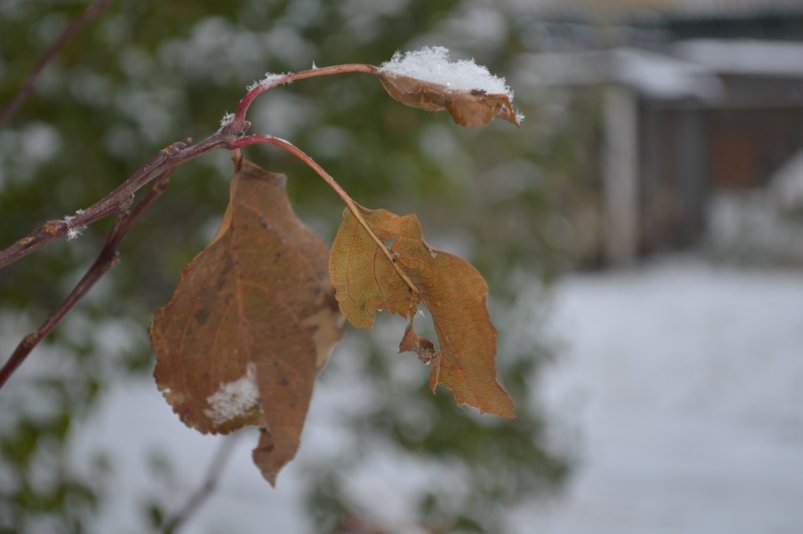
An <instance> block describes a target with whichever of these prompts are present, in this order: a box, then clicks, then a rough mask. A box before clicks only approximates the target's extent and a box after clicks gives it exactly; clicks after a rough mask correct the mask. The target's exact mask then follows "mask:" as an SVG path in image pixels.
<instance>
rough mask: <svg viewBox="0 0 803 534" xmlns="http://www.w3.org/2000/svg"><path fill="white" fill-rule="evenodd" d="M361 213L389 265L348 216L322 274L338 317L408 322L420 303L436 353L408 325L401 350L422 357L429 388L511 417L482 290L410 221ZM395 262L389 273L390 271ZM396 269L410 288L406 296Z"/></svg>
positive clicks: (367, 322) (461, 263) (471, 271)
mask: <svg viewBox="0 0 803 534" xmlns="http://www.w3.org/2000/svg"><path fill="white" fill-rule="evenodd" d="M361 214H362V216H363V217H364V219H365V220H366V222H367V224H368V225H369V227H370V228H371V231H372V232H373V233H374V234H376V235H377V236H378V237H379V239H380V240H381V241H382V242H384V243H390V244H389V250H390V252H391V254H392V256H393V260H394V261H393V262H392V261H391V260H390V259H388V257H387V256H386V255H385V254H384V253H383V252H382V250H381V249H380V247H379V245H377V243H376V242H375V241H374V240H373V239H372V238H371V236H370V234H369V233H368V232H367V231H366V230H365V229H364V228H363V227H362V226H361V225H360V224H359V223H358V221H357V219H356V218H355V217H354V216H353V215H352V214H351V212H349V211H348V210H347V211H345V212H344V215H343V223H342V225H341V227H340V230H339V231H338V233H337V236H336V237H335V241H334V243H333V244H332V253H331V256H330V260H329V272H330V276H331V279H332V285H333V286H334V287H335V291H336V293H335V295H336V297H337V300H338V303H339V304H340V310H341V311H342V312H343V315H345V316H346V318H347V319H348V320H349V321H350V322H351V323H352V324H354V325H355V326H360V327H370V326H371V324H372V322H373V317H374V314H375V312H376V311H377V310H378V309H385V310H387V311H390V312H393V313H397V314H399V315H402V316H404V317H407V318H408V319H412V315H413V314H414V313H415V309H416V306H417V304H418V302H419V299H420V301H422V302H423V303H424V304H425V305H426V306H427V308H429V310H430V313H431V314H432V320H433V323H434V325H435V331H436V333H437V336H438V342H439V345H440V352H439V353H437V354H434V352H435V349H434V345H433V344H432V342H430V341H429V340H426V339H425V338H422V337H419V336H418V335H417V334H415V332H414V331H413V329H412V327H408V330H407V331H406V332H405V335H404V337H403V338H402V342H401V344H400V350H413V351H415V352H417V353H418V355H419V357H420V358H422V359H427V358H429V359H430V360H431V361H432V364H433V369H432V375H431V377H430V385H431V386H432V389H433V391H434V389H435V387H436V386H437V385H438V384H439V383H440V384H443V385H445V386H446V387H448V388H449V389H451V390H452V393H453V394H454V398H455V400H456V401H457V402H458V403H460V404H467V405H469V406H474V407H476V408H478V409H479V410H480V411H481V412H489V413H493V414H496V415H500V416H502V417H515V408H514V406H513V401H512V400H511V398H510V396H509V395H508V394H507V392H506V391H505V390H504V388H503V387H502V386H501V385H500V384H499V382H498V381H497V379H496V363H495V357H496V329H495V328H494V326H493V324H491V321H490V318H489V316H488V310H487V305H486V297H487V295H488V286H487V284H486V283H485V280H484V279H483V278H482V275H481V274H480V273H479V272H478V271H477V270H476V269H475V268H474V267H472V266H471V265H470V264H469V263H467V262H466V261H465V260H463V259H461V258H459V257H457V256H454V255H452V254H449V253H447V252H443V251H440V250H437V249H433V248H431V247H430V246H429V245H427V244H426V243H425V242H424V239H423V236H422V233H421V226H420V223H419V222H418V218H417V217H416V216H415V215H405V216H399V215H396V214H394V213H391V212H389V211H387V210H367V209H365V208H361ZM394 263H395V267H394ZM396 269H399V270H401V271H402V272H403V273H405V274H406V276H407V277H408V278H409V279H410V280H411V281H412V282H413V284H414V285H415V288H416V291H417V294H416V293H413V292H412V291H411V290H410V288H409V287H407V286H406V284H405V283H404V282H403V280H402V278H401V275H400V274H399V273H398V272H397V270H396Z"/></svg>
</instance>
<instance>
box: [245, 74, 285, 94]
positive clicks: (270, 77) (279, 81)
mask: <svg viewBox="0 0 803 534" xmlns="http://www.w3.org/2000/svg"><path fill="white" fill-rule="evenodd" d="M288 74H290V73H288V72H279V73H276V72H266V73H265V76H264V77H263V78H262V79H261V80H257V81H255V82H254V83H252V84H251V85H249V86H247V87H246V89H248V90H249V91H253V90H254V89H256V88H257V87H262V88H263V89H270V88H271V87H276V86H277V85H286V84H289V83H292V82H290V81H287V80H286V78H287V75H288Z"/></svg>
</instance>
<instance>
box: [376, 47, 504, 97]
mask: <svg viewBox="0 0 803 534" xmlns="http://www.w3.org/2000/svg"><path fill="white" fill-rule="evenodd" d="M380 69H381V70H383V71H385V72H388V73H391V74H396V75H399V76H407V77H410V78H416V79H418V80H423V81H426V82H430V83H435V84H439V85H444V86H446V87H448V88H449V89H452V90H454V91H471V90H472V89H478V90H481V91H485V92H486V93H490V94H506V95H507V96H508V97H509V98H510V99H511V100H512V99H513V92H512V91H511V90H510V87H508V86H507V82H505V79H504V78H500V77H499V76H494V75H493V74H491V73H490V72H488V69H487V68H486V67H483V66H482V65H477V63H475V62H474V60H473V59H461V60H458V61H450V59H449V50H448V49H446V48H444V47H442V46H433V47H424V48H420V49H418V50H413V51H410V52H406V53H401V52H396V53H395V54H393V58H391V60H390V61H386V62H385V63H382V65H380Z"/></svg>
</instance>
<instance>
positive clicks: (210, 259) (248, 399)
mask: <svg viewBox="0 0 803 534" xmlns="http://www.w3.org/2000/svg"><path fill="white" fill-rule="evenodd" d="M285 182H286V179H285V177H284V176H281V175H278V174H272V173H268V172H266V171H264V170H262V169H260V168H259V167H257V166H256V165H253V164H251V163H248V162H245V161H244V162H242V166H241V168H240V169H239V170H238V171H237V172H236V173H235V175H234V179H233V180H232V184H231V198H230V201H229V206H228V208H227V210H226V214H225V215H224V216H223V221H222V223H221V228H220V230H219V231H218V233H217V235H216V236H215V237H214V238H213V240H212V242H211V243H210V244H209V245H208V246H207V247H206V248H205V249H204V250H203V251H201V252H200V253H199V254H198V255H197V256H196V257H195V258H194V259H193V260H192V261H191V262H190V263H189V264H188V265H187V266H186V267H185V268H184V270H183V271H182V274H181V279H180V280H179V283H178V287H177V288H176V291H175V293H174V294H173V296H172V298H171V299H170V301H169V302H168V303H167V304H166V305H165V306H164V307H162V308H160V309H159V310H157V311H156V314H155V317H154V321H153V325H152V327H151V342H152V344H153V348H154V352H155V353H156V357H157V362H156V369H155V370H154V376H155V378H156V382H157V384H158V386H159V389H160V390H161V391H162V394H163V395H164V397H165V400H167V402H168V403H170V405H171V406H172V407H173V410H174V411H175V412H176V413H177V414H178V415H179V417H180V418H181V420H182V421H183V422H184V423H185V424H187V425H188V426H191V427H194V428H196V429H198V430H199V431H201V432H203V433H207V432H214V433H228V432H232V431H234V430H237V429H239V428H241V427H243V426H245V425H258V426H260V427H261V428H262V430H263V432H262V433H263V435H265V436H267V437H266V438H261V439H260V444H259V445H258V447H257V449H258V450H259V451H261V452H260V453H259V454H257V453H256V450H255V455H254V458H255V459H257V458H258V459H259V462H258V466H259V468H260V469H261V470H262V474H263V476H264V477H265V478H266V479H267V480H268V481H269V482H270V483H271V484H275V481H276V476H277V474H278V472H279V470H280V469H281V468H282V467H283V466H284V465H285V464H287V462H289V461H290V460H292V458H293V457H294V456H295V454H296V451H297V449H298V446H299V444H300V436H301V431H302V429H303V426H304V419H305V418H306V414H307V408H308V406H309V401H310V396H311V395H312V387H313V383H314V380H315V376H316V375H317V372H318V370H319V369H320V368H321V366H322V365H323V364H324V362H325V361H326V358H327V357H328V354H329V351H330V349H331V347H332V346H333V345H334V343H335V342H337V340H338V339H339V338H340V336H341V328H340V327H341V325H342V318H341V316H340V314H339V312H338V311H337V304H336V302H335V300H334V295H333V290H332V286H331V284H330V282H329V277H328V275H327V259H328V256H329V251H328V248H327V246H326V244H325V243H324V242H323V241H322V240H321V239H320V238H319V237H317V236H316V235H314V234H313V233H312V232H311V231H310V230H309V229H308V228H307V227H306V226H304V225H303V224H302V223H301V222H300V221H299V220H298V219H297V218H296V216H295V214H294V213H293V211H292V209H291V207H290V203H289V201H288V199H287V195H286V192H285ZM264 439H267V440H269V441H270V447H268V448H265V447H263V445H264V443H263V441H264Z"/></svg>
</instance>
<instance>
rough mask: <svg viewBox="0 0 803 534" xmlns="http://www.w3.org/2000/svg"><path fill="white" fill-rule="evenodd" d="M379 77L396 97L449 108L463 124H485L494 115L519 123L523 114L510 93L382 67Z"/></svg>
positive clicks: (408, 102)
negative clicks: (467, 87) (436, 80)
mask: <svg viewBox="0 0 803 534" xmlns="http://www.w3.org/2000/svg"><path fill="white" fill-rule="evenodd" d="M378 76H379V80H380V81H381V82H382V86H383V87H384V88H385V91H387V92H388V94H389V95H390V96H391V97H393V99H395V100H397V101H399V102H401V103H402V104H405V105H407V106H412V107H414V108H419V109H423V110H426V111H441V110H444V109H445V110H446V111H448V112H449V114H450V115H451V116H452V119H454V121H455V122H456V123H457V124H460V125H461V126H482V125H483V124H488V123H489V122H491V120H492V119H493V118H494V117H499V118H501V119H504V120H506V121H509V122H512V123H513V124H515V125H516V126H518V125H519V122H520V117H521V116H520V115H518V114H517V113H516V111H515V110H514V109H513V104H512V102H511V101H510V96H509V95H507V94H505V93H499V94H492V93H486V92H485V91H483V90H478V89H475V90H471V91H456V90H453V89H450V88H449V87H447V86H445V85H440V84H437V83H432V82H428V81H424V80H419V79H417V78H411V77H409V76H403V75H399V74H394V73H392V72H388V71H379V74H378Z"/></svg>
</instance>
